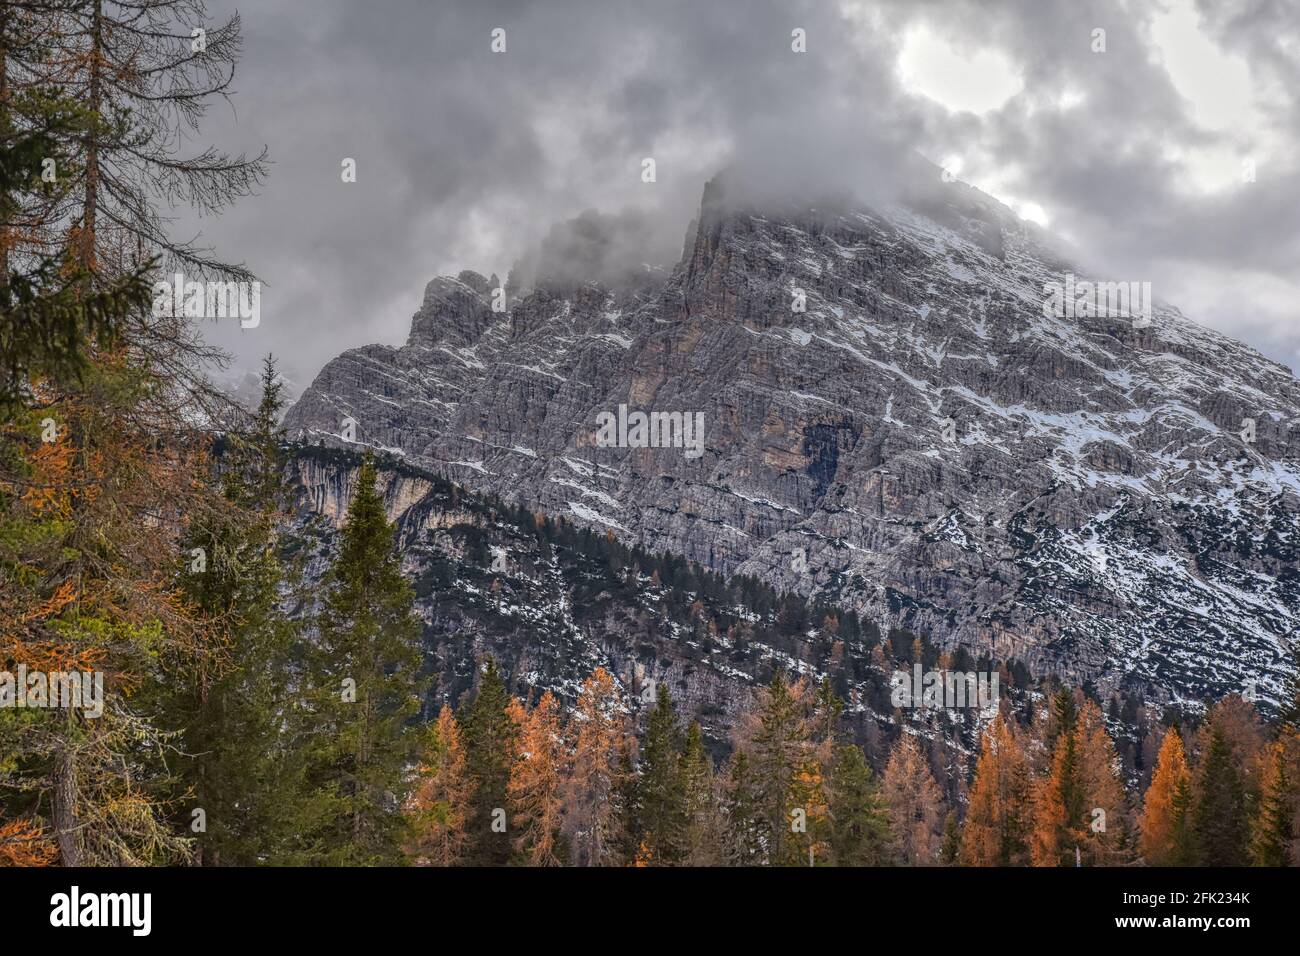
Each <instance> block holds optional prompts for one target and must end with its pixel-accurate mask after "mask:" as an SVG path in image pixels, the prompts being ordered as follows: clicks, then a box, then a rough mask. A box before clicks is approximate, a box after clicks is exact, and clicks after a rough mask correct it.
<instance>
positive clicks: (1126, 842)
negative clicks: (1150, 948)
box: [0, 0, 1300, 867]
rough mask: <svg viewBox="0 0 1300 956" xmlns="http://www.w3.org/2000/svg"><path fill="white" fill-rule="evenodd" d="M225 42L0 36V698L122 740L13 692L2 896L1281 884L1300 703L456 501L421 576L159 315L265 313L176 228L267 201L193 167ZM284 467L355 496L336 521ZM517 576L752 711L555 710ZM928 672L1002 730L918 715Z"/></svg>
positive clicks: (146, 1) (378, 475)
mask: <svg viewBox="0 0 1300 956" xmlns="http://www.w3.org/2000/svg"><path fill="white" fill-rule="evenodd" d="M193 31H197V32H193ZM241 45H242V38H241V23H240V20H239V18H238V16H237V15H236V16H234V17H232V18H231V19H229V20H226V21H224V22H218V23H213V22H211V21H210V20H209V19H208V17H207V16H206V14H205V11H204V5H203V3H202V2H200V0H137V2H125V0H124V2H112V0H0V356H2V360H0V361H2V367H0V417H2V418H3V429H2V430H0V671H4V672H7V673H9V674H14V675H16V674H20V673H21V674H25V675H28V676H29V677H30V676H32V675H56V674H70V673H74V672H76V673H94V674H99V675H102V680H103V697H102V713H99V714H94V715H92V713H91V712H90V711H88V710H87V709H85V708H75V707H72V708H69V707H54V706H47V704H48V702H49V698H50V696H51V695H52V694H53V693H54V686H53V683H45V684H42V685H41V686H40V687H38V686H37V684H35V683H32V682H31V681H28V682H26V683H25V685H24V687H23V688H22V695H23V696H24V697H25V698H26V701H27V704H28V706H8V707H2V708H0V864H3V865H6V866H21V867H52V866H104V867H123V866H194V867H198V866H203V867H222V866H244V867H253V866H294V865H297V866H321V867H325V866H331V867H333V866H416V867H452V866H529V867H543V866H564V867H594V866H607V867H751V866H754V867H757V866H768V867H778V866H779V867H806V866H819V867H820V866H831V867H877V866H900V867H902V866H907V867H919V866H952V867H1020V866H1035V867H1075V866H1084V867H1123V866H1143V865H1150V866H1224V867H1228V866H1260V867H1281V866H1294V865H1297V864H1300V693H1297V689H1296V688H1291V689H1289V690H1288V691H1287V694H1286V697H1287V699H1288V700H1289V702H1290V703H1289V706H1286V707H1283V708H1281V709H1278V708H1273V707H1257V706H1256V703H1255V702H1254V701H1253V700H1249V699H1246V697H1243V696H1242V695H1238V694H1229V695H1227V696H1223V697H1220V698H1219V699H1217V700H1214V701H1209V702H1205V706H1204V707H1197V706H1192V705H1189V704H1187V702H1169V701H1166V702H1162V703H1156V702H1154V701H1152V702H1146V701H1144V700H1143V699H1142V698H1141V697H1140V696H1139V695H1136V694H1120V693H1106V694H1102V693H1099V692H1098V691H1097V690H1096V689H1095V688H1094V687H1092V686H1091V685H1088V684H1083V685H1080V686H1075V685H1073V684H1071V683H1068V682H1064V681H1062V680H1059V679H1056V678H1053V677H1050V676H1048V677H1043V676H1037V677H1035V676H1031V674H1030V672H1029V670H1028V669H1027V668H1026V667H1024V666H1023V665H1022V664H1020V663H1019V662H1017V661H1015V660H1010V659H1007V660H1000V659H995V658H992V657H984V658H982V659H980V660H978V661H977V660H974V659H972V658H971V656H970V655H969V654H968V653H967V652H966V651H964V650H961V651H948V650H940V649H939V648H938V647H937V646H934V645H932V644H931V642H930V640H929V639H928V637H926V636H923V635H919V634H913V633H910V632H908V631H905V630H901V629H897V628H889V627H881V626H879V625H878V624H877V623H875V622H873V621H871V620H868V619H866V618H865V617H862V616H860V615H859V614H857V613H856V612H853V611H851V610H847V609H845V608H843V607H840V606H838V605H837V604H835V603H833V602H826V601H824V600H811V599H805V598H803V597H799V596H797V595H792V594H786V593H781V592H778V591H776V590H774V589H773V588H772V587H770V586H769V585H767V584H765V583H763V582H762V581H760V580H758V579H756V578H753V577H746V576H724V575H722V574H718V573H715V572H713V571H710V570H707V569H705V568H703V567H701V566H700V565H699V564H698V563H696V562H693V561H688V560H686V559H684V558H681V557H679V556H675V555H673V554H671V553H668V552H662V553H652V552H651V551H648V550H645V549H643V548H641V547H638V546H634V545H632V544H629V543H628V542H626V541H623V540H621V539H619V538H617V537H616V536H615V535H614V534H612V533H608V534H607V533H600V532H594V531H592V530H590V529H589V528H584V527H578V526H576V525H575V524H573V523H572V522H570V521H568V520H567V519H565V518H562V517H555V516H548V515H545V514H542V513H541V512H537V511H530V510H529V509H528V508H526V507H524V506H523V505H519V504H515V503H505V502H502V501H501V500H499V499H493V498H491V497H490V496H485V495H482V494H478V493H475V492H473V491H471V490H468V489H467V488H464V487H462V486H460V485H458V484H456V483H455V482H454V481H450V480H447V479H445V478H441V477H434V476H426V477H427V480H429V481H430V482H433V483H435V484H436V487H437V488H438V489H439V493H440V494H441V495H442V496H443V499H444V505H442V506H440V507H441V508H442V511H441V512H440V513H441V514H443V515H444V516H445V518H446V520H445V521H444V522H442V526H443V527H444V529H445V531H446V535H447V536H448V538H449V540H454V541H455V544H456V547H455V549H454V555H455V556H454V557H448V554H450V553H453V552H448V551H446V550H444V551H443V552H440V556H438V557H435V558H433V559H430V560H428V561H425V562H423V563H421V564H419V565H418V566H414V565H412V564H411V563H410V561H408V560H407V558H406V556H407V554H408V552H409V547H410V545H411V542H412V540H413V536H414V535H416V534H417V531H418V530H419V529H416V530H413V529H412V528H410V527H404V526H402V525H401V524H400V522H398V521H396V520H395V519H394V515H393V512H392V510H391V508H390V504H391V502H390V501H389V499H388V498H387V497H386V489H387V488H388V484H389V481H390V480H391V476H392V475H393V474H394V473H395V471H396V470H399V469H400V468H401V467H403V466H401V465H400V463H397V462H395V461H394V460H393V459H392V458H391V456H385V455H384V454H383V453H382V452H381V453H379V454H373V453H369V452H367V453H363V454H351V453H343V452H337V451H331V450H328V449H325V448H323V447H317V446H315V445H311V444H303V443H300V442H297V441H294V440H291V439H290V438H289V436H287V435H286V434H285V432H284V431H283V429H282V427H281V420H282V418H283V414H284V411H285V405H286V399H285V396H284V395H283V394H282V388H283V385H282V378H281V376H280V374H279V372H278V370H277V360H276V359H275V358H274V357H273V356H269V355H268V356H267V357H266V359H265V363H264V367H263V369H262V375H261V379H260V392H261V394H260V401H258V402H257V403H256V404H255V405H253V406H252V407H245V406H242V405H240V404H238V403H236V402H235V401H233V400H232V398H231V397H230V395H229V394H228V393H227V392H226V391H224V390H222V389H220V388H218V387H216V386H215V385H214V384H213V382H212V380H211V377H210V375H209V371H210V370H211V369H212V368H213V367H220V365H221V363H222V361H223V356H222V354H221V353H220V350H218V349H216V348H214V347H213V346H211V345H209V344H208V343H207V342H205V340H204V336H203V324H202V322H201V321H199V320H196V319H194V318H192V317H189V316H187V315H186V314H185V310H183V309H180V310H178V309H171V310H168V309H162V310H160V309H158V308H156V307H155V306H156V293H155V292H154V291H153V287H154V283H155V281H156V280H157V279H158V277H159V276H163V277H167V276H170V275H172V274H173V273H175V272H184V273H185V274H187V275H191V276H194V277H197V278H200V279H201V280H203V281H209V280H211V281H215V282H232V283H239V282H247V281H250V280H252V279H254V278H255V277H256V276H255V270H256V263H252V264H244V263H243V262H238V261H224V260H223V259H222V258H221V255H222V253H219V252H218V251H216V250H213V249H209V248H205V247H203V246H202V245H199V244H196V243H193V242H190V241H188V240H186V239H185V238H184V237H183V235H184V234H182V233H179V232H177V231H176V230H174V229H173V228H172V210H174V209H175V208H177V207H179V206H183V207H186V208H188V209H193V210H197V211H198V212H200V213H202V214H204V215H217V214H220V213H221V212H222V211H223V210H225V209H226V208H227V207H228V206H230V205H231V204H233V203H236V202H246V203H256V202H257V201H258V199H257V195H256V194H257V191H258V188H259V186H260V185H261V184H262V183H263V182H264V181H265V179H266V177H268V176H270V175H274V167H273V166H272V165H271V162H270V160H271V156H270V154H269V153H259V154H252V155H250V154H244V153H233V154H232V153H228V152H226V151H224V150H223V149H222V147H221V145H220V144H208V143H206V141H205V140H204V139H203V135H202V131H203V129H204V121H205V113H206V111H207V110H208V109H209V108H212V107H215V106H217V105H219V104H221V103H222V102H223V100H224V98H225V97H226V95H227V93H228V91H229V87H230V83H231V81H232V75H233V71H234V68H235V65H236V64H237V62H238V61H239V58H240V55H241ZM178 131H183V133H184V134H183V135H180V134H179V133H178ZM223 252H225V254H231V253H229V252H228V251H223ZM237 253H238V250H235V251H234V254H237ZM303 462H317V463H323V464H331V463H332V464H333V465H337V466H340V467H345V468H346V469H347V470H348V473H349V474H351V475H352V476H353V477H352V478H350V479H349V481H350V482H351V484H350V485H349V490H348V494H347V502H346V512H345V514H342V515H339V516H337V518H338V520H337V521H335V522H332V523H331V522H328V521H324V520H323V519H321V518H320V516H319V515H316V516H314V517H308V516H306V510H305V505H304V501H303V493H302V488H301V487H300V485H299V484H298V483H296V479H295V475H296V474H297V473H298V470H299V469H300V468H301V467H302V463H303ZM467 515H469V516H470V517H466V516H467ZM428 517H429V516H428V515H425V516H424V518H425V519H428ZM503 529H505V531H503ZM507 531H508V535H509V539H510V540H511V541H512V542H514V547H515V552H514V553H512V566H511V570H510V572H509V574H507V572H505V571H504V570H502V569H501V568H500V567H499V566H494V564H493V561H494V553H493V551H492V550H490V548H489V545H490V544H492V543H495V542H496V541H498V540H500V537H499V536H500V535H501V534H503V533H505V532H507ZM493 535H496V536H498V537H492V536H493ZM521 554H522V555H525V556H526V561H525V562H524V563H526V564H527V568H526V569H524V570H522V571H521V570H520V561H521V559H520V558H519V555H521ZM548 574H550V575H551V577H549V578H548V577H547V575H548ZM529 575H531V576H532V579H533V580H534V581H543V582H544V581H548V580H549V581H551V582H553V583H552V584H551V585H542V586H543V587H550V588H551V589H552V591H553V592H555V593H556V594H558V595H559V596H560V597H562V598H563V600H564V601H565V602H566V604H565V606H566V608H570V609H571V611H572V617H573V620H574V621H576V622H577V625H576V626H577V627H579V628H580V629H581V628H582V627H585V626H587V625H588V624H589V625H590V626H591V627H593V628H594V627H596V626H597V623H596V620H597V618H598V617H599V616H600V615H604V614H607V613H608V614H614V615H621V616H620V617H619V619H620V620H623V621H624V622H625V623H626V636H627V640H628V641H629V642H635V641H636V640H638V637H639V636H643V635H644V634H648V633H650V629H651V628H652V627H661V626H662V627H664V628H666V629H668V630H669V631H671V632H672V633H673V634H674V635H676V636H677V637H679V638H680V640H681V642H682V644H683V646H684V647H686V648H687V649H686V650H684V651H683V654H685V655H687V656H688V657H689V656H690V655H692V654H694V655H697V656H698V657H699V658H700V659H703V658H704V657H706V656H708V655H711V654H722V655H725V656H726V659H727V660H728V661H729V662H730V665H733V666H734V667H735V668H736V670H737V673H741V674H742V675H743V676H742V678H740V679H741V680H742V682H743V683H744V686H745V687H746V691H745V693H744V695H743V696H742V698H741V699H738V700H735V701H732V702H730V707H729V709H727V710H726V712H725V713H723V712H721V711H718V710H716V709H714V710H709V709H707V706H702V705H700V703H699V701H698V700H693V699H689V698H690V696H691V695H682V694H679V693H678V692H677V691H676V690H675V688H674V687H673V686H671V684H670V683H669V682H661V683H657V684H656V683H653V682H651V681H649V680H647V681H644V682H642V681H639V680H635V679H633V678H630V677H629V675H628V674H624V673H614V672H612V671H611V669H609V668H607V667H606V666H603V665H602V664H601V663H599V662H594V661H593V662H592V663H591V665H590V666H589V667H586V666H584V668H583V673H582V675H581V680H580V681H576V682H570V683H564V682H560V681H553V682H548V681H547V680H546V678H547V676H548V675H546V674H539V673H538V672H537V671H536V669H534V668H528V667H523V666H520V665H519V660H518V654H517V653H516V652H517V651H519V644H520V643H521V642H525V643H526V642H527V641H528V640H530V639H536V640H539V641H540V640H541V638H540V636H538V635H541V633H542V632H541V630H539V629H538V628H539V627H540V626H533V625H529V624H528V623H527V620H526V619H525V618H523V617H521V615H520V614H518V613H514V614H513V616H511V613H512V612H511V611H510V606H509V601H508V600H507V598H508V596H509V595H511V594H514V593H515V592H512V591H510V588H512V587H515V584H512V583H511V582H510V581H508V580H506V579H507V577H508V576H514V577H517V578H524V577H528V576H529ZM465 582H469V585H468V586H467V585H466V583H465ZM554 582H560V583H559V584H554ZM516 584H517V582H516ZM417 598H420V599H424V598H429V599H430V600H432V601H434V602H435V604H436V606H437V607H438V611H437V613H436V614H435V615H433V616H430V615H428V614H423V613H421V612H420V610H419V609H420V608H421V607H424V606H425V605H423V604H419V603H418V602H417ZM507 619H509V629H508V630H501V628H504V627H506V625H505V624H503V623H502V622H505V621H507ZM521 620H522V621H523V623H520V621H521ZM530 627H532V628H533V629H532V630H530ZM493 628H497V629H498V630H497V631H493ZM493 633H495V634H497V635H498V636H497V638H495V639H494V640H495V641H496V643H495V644H494V647H496V648H498V651H499V650H500V648H506V650H505V651H504V652H494V651H491V650H489V649H487V643H491V641H487V639H486V638H483V639H481V640H480V639H479V637H481V636H482V635H485V634H486V635H491V634H493ZM502 635H507V636H509V640H507V639H506V636H502ZM530 635H532V637H530ZM485 641H487V643H485ZM511 641H513V642H514V644H511V643H510V642H511ZM507 645H509V646H507ZM520 653H522V652H520ZM644 656H645V658H646V659H647V660H651V661H652V660H653V658H654V651H653V649H651V650H649V651H648V652H646V654H645V655H644ZM914 665H916V666H923V667H924V668H926V669H933V668H936V667H937V668H939V669H942V670H957V671H963V672H964V671H967V670H972V669H981V670H988V671H993V672H996V673H997V674H998V675H999V677H1000V685H1001V688H1002V694H1001V697H1000V699H999V700H998V701H996V702H995V703H994V705H993V707H992V708H990V709H986V710H985V711H981V712H980V713H978V714H973V713H968V714H965V715H962V716H961V717H952V716H949V715H942V714H941V715H939V716H937V717H934V718H930V717H925V716H921V717H918V716H917V715H915V714H906V713H904V709H903V708H900V707H899V706H898V704H897V703H896V702H895V701H893V699H892V696H891V692H892V688H891V684H890V676H889V675H891V674H893V673H895V672H898V671H902V672H904V673H907V674H910V673H911V672H912V668H913V666H914ZM51 680H54V679H53V678H52V679H51ZM18 693H19V691H18V688H17V685H16V684H15V683H13V682H11V684H10V694H11V696H12V695H17V694H18ZM683 698H688V699H683Z"/></svg>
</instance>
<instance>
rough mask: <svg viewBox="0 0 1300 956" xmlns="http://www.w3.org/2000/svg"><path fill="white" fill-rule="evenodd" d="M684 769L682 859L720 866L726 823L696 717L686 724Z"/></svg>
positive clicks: (710, 763)
mask: <svg viewBox="0 0 1300 956" xmlns="http://www.w3.org/2000/svg"><path fill="white" fill-rule="evenodd" d="M681 772H682V790H683V793H684V798H685V799H684V806H683V810H684V814H685V827H684V828H683V832H682V848H683V856H682V863H683V864H684V865H686V866H721V865H722V864H723V862H724V858H725V854H724V847H723V836H724V830H725V824H724V821H723V819H722V815H721V813H720V810H719V806H718V794H717V792H716V789H715V785H714V775H713V760H712V758H711V757H710V756H709V753H708V751H707V750H705V748H704V737H703V734H702V731H701V730H700V725H699V723H698V722H696V721H691V725H690V726H689V727H687V728H686V749H685V752H684V753H683V754H682V771H681Z"/></svg>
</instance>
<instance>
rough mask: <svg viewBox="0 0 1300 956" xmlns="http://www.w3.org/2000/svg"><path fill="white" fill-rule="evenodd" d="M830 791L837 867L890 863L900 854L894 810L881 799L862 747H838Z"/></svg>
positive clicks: (831, 841) (831, 836)
mask: <svg viewBox="0 0 1300 956" xmlns="http://www.w3.org/2000/svg"><path fill="white" fill-rule="evenodd" d="M829 790H830V801H829V807H828V815H829V831H830V832H829V844H830V851H831V852H830V860H831V861H833V862H834V864H835V865H836V866H883V865H885V864H887V863H888V862H889V861H890V858H891V857H892V856H893V855H894V853H895V852H896V851H895V849H894V846H893V836H892V833H891V828H890V811H889V807H888V806H887V805H886V804H885V802H884V800H883V799H881V796H880V792H879V790H878V789H877V787H876V783H875V780H874V778H873V776H872V773H871V767H870V766H868V765H867V761H866V757H865V756H864V754H863V753H862V748H861V747H859V746H857V745H856V744H847V743H846V744H838V745H836V747H835V751H834V757H833V760H832V763H831V773H830V782H829ZM811 817H812V815H811V814H810V824H809V826H810V832H811V827H812V822H811Z"/></svg>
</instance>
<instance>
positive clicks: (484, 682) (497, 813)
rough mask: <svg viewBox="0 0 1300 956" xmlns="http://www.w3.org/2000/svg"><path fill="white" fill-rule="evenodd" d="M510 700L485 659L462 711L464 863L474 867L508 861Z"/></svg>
mask: <svg viewBox="0 0 1300 956" xmlns="http://www.w3.org/2000/svg"><path fill="white" fill-rule="evenodd" d="M510 700H511V698H510V695H509V693H508V692H507V691H506V686H505V682H504V681H502V679H501V674H500V672H499V671H498V670H497V666H496V662H495V661H494V660H492V659H491V658H488V659H487V661H486V662H485V664H484V665H483V667H482V668H481V671H480V677H479V684H478V691H477V693H476V694H475V696H474V700H473V702H472V703H470V704H468V705H467V706H466V707H465V708H464V710H463V716H464V721H463V729H464V736H465V758H466V764H467V766H468V770H469V778H470V783H471V786H472V792H473V796H472V797H471V800H470V817H469V824H468V827H469V840H468V848H467V851H466V862H467V863H469V864H471V865H474V866H504V865H505V864H506V863H508V862H510V857H511V855H512V848H511V839H510V835H509V833H508V829H509V821H508V819H507V804H508V800H509V798H508V794H507V787H508V784H509V780H510V767H511V764H512V763H513V762H514V754H515V740H516V737H517V736H518V733H519V728H518V726H517V725H516V724H515V722H514V720H513V719H512V718H511V716H510V714H509V713H508V712H507V707H508V706H509V704H510Z"/></svg>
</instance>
